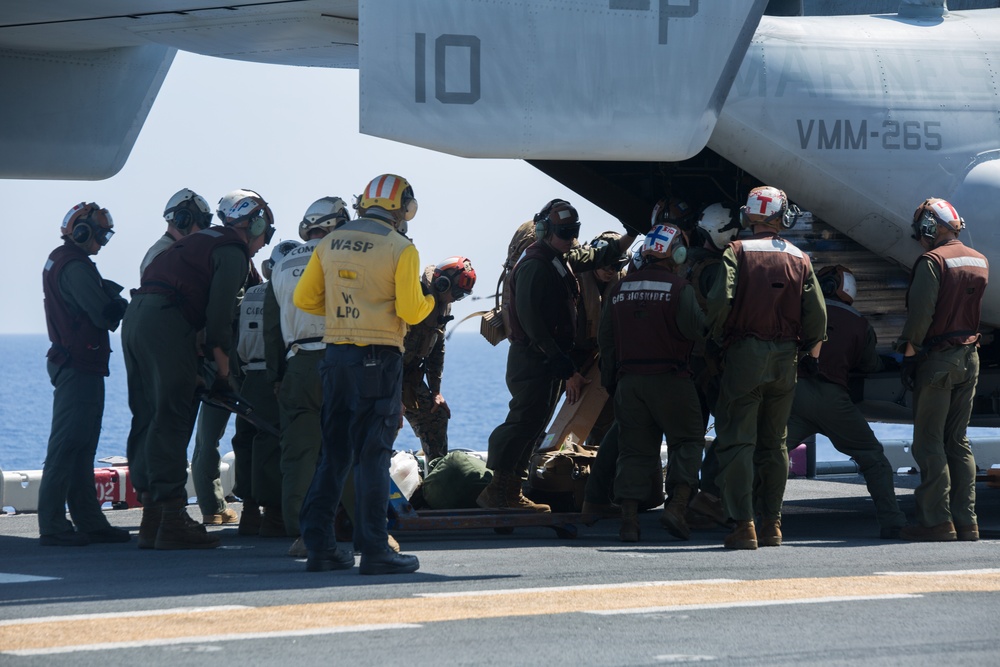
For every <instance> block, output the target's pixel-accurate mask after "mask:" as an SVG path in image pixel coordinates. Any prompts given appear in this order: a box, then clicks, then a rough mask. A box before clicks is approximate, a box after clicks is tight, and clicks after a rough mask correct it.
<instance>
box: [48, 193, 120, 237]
mask: <svg viewBox="0 0 1000 667" xmlns="http://www.w3.org/2000/svg"><path fill="white" fill-rule="evenodd" d="M114 226H115V223H114V220H112V219H111V214H110V213H109V212H108V209H106V208H101V207H100V206H98V205H97V204H95V203H94V202H90V203H89V204H88V203H86V202H80V203H79V204H77V205H76V206H74V207H73V208H71V209H70V210H69V211H68V212H67V213H66V215H65V217H63V221H62V226H61V227H60V229H59V230H60V231H61V232H62V235H63V237H64V238H67V239H70V240H71V241H73V242H74V243H76V244H77V245H87V244H88V243H90V241H91V240H92V239H97V243H98V244H99V245H102V246H105V245H107V244H108V241H110V240H111V237H112V236H114V233H115V232H114V230H113V229H112V228H113V227H114Z"/></svg>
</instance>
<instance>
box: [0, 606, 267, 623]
mask: <svg viewBox="0 0 1000 667" xmlns="http://www.w3.org/2000/svg"><path fill="white" fill-rule="evenodd" d="M240 609H253V607H248V606H246V605H242V604H230V605H218V606H215V607H174V608H173V609H148V610H145V611H110V612H105V613H100V614H71V615H67V616H38V617H35V618H21V619H13V620H9V621H0V626H3V625H30V624H33V623H62V622H65V623H68V622H70V621H90V620H94V619H103V618H136V617H139V616H169V615H170V614H207V613H210V612H211V613H214V612H217V611H238V610H240Z"/></svg>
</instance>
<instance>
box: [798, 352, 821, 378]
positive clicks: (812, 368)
mask: <svg viewBox="0 0 1000 667" xmlns="http://www.w3.org/2000/svg"><path fill="white" fill-rule="evenodd" d="M799 370H800V371H802V375H804V376H805V377H807V378H812V377H816V376H817V375H819V359H817V358H816V357H814V356H812V355H811V354H807V355H805V356H804V357H802V358H801V359H799Z"/></svg>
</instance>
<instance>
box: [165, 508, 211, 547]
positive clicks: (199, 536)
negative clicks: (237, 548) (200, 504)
mask: <svg viewBox="0 0 1000 667" xmlns="http://www.w3.org/2000/svg"><path fill="white" fill-rule="evenodd" d="M186 506H187V501H185V500H183V499H176V500H169V501H167V502H165V503H163V516H162V518H161V519H160V529H159V530H158V531H157V533H156V542H155V544H154V545H153V546H154V548H155V549H163V550H173V549H214V548H216V547H217V546H219V544H220V541H219V538H218V537H217V536H215V535H212V534H210V533H209V532H208V531H207V530H205V526H203V525H201V524H200V523H198V522H197V521H195V520H194V519H192V518H191V517H190V516H188V513H187V510H186V509H185V507H186Z"/></svg>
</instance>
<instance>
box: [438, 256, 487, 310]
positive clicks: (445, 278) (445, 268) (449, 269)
mask: <svg viewBox="0 0 1000 667" xmlns="http://www.w3.org/2000/svg"><path fill="white" fill-rule="evenodd" d="M475 285H476V270H475V269H473V268H472V262H471V261H469V259H468V258H467V257H461V256H457V255H456V256H455V257H449V258H448V259H446V260H444V261H443V262H441V263H440V264H438V265H437V266H436V267H434V276H433V277H432V278H431V287H433V288H434V291H435V292H437V293H438V294H444V293H445V292H449V291H450V292H451V293H452V296H454V299H455V301H459V300H461V299H464V298H465V297H467V296H469V295H470V294H472V288H473V287H475Z"/></svg>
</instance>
